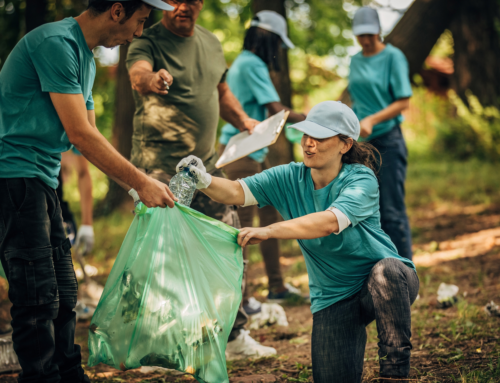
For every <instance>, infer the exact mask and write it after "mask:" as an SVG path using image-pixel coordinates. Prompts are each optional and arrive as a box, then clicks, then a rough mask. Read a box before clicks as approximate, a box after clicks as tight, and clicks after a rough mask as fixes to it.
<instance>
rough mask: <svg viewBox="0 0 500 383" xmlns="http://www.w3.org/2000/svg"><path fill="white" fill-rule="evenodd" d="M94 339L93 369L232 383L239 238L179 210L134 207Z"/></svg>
mask: <svg viewBox="0 0 500 383" xmlns="http://www.w3.org/2000/svg"><path fill="white" fill-rule="evenodd" d="M136 212H137V213H138V214H136V217H135V219H134V220H133V222H132V225H131V226H130V228H129V230H128V232H127V235H126V236H125V240H124V242H123V244H122V247H121V249H120V252H119V253H118V256H117V258H116V261H115V264H114V266H113V269H112V270H111V273H110V275H109V277H108V280H107V282H106V286H105V287H104V292H103V295H102V297H101V299H100V301H99V304H98V306H97V309H96V312H95V314H94V316H93V318H92V321H91V325H90V331H89V352H90V356H89V362H88V365H89V366H95V365H96V364H98V363H101V362H102V363H105V364H107V365H110V366H113V367H115V368H117V369H118V368H120V369H122V370H125V369H131V368H138V367H140V366H159V367H164V368H170V369H176V370H179V371H183V372H186V373H189V374H192V375H193V376H194V377H195V378H196V379H197V380H198V381H199V382H206V383H220V382H228V381H229V379H228V375H227V369H226V358H225V350H226V345H227V340H228V337H229V333H230V331H231V329H232V326H233V323H234V320H235V318H236V314H237V311H238V307H239V305H240V302H241V298H242V297H241V282H242V278H243V255H242V250H241V247H240V246H239V245H238V244H237V241H236V239H237V235H238V230H237V229H234V228H232V227H230V226H228V225H226V224H224V223H222V222H220V221H217V220H215V219H212V218H209V217H207V216H205V215H203V214H201V213H198V212H197V211H195V210H193V209H191V208H189V207H186V206H182V205H179V204H177V203H176V206H175V207H174V208H173V209H169V208H165V209H162V208H152V209H145V208H144V205H142V204H139V205H138V206H137V207H136Z"/></svg>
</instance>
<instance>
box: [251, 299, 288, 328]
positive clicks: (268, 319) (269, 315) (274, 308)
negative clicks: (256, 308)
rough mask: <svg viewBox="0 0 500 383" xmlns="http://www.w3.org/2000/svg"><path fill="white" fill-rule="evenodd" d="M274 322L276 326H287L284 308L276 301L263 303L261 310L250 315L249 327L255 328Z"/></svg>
mask: <svg viewBox="0 0 500 383" xmlns="http://www.w3.org/2000/svg"><path fill="white" fill-rule="evenodd" d="M273 324H276V325H278V326H285V327H286V326H288V320H287V318H286V313H285V309H284V308H283V307H281V306H280V305H279V304H277V303H263V304H262V306H261V312H260V313H258V314H255V315H252V323H251V324H250V329H252V330H257V329H259V328H261V327H264V326H270V325H273Z"/></svg>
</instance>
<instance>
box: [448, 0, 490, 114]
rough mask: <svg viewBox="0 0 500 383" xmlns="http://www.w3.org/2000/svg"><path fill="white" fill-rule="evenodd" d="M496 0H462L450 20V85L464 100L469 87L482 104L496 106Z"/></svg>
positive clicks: (465, 100)
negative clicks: (451, 83)
mask: <svg viewBox="0 0 500 383" xmlns="http://www.w3.org/2000/svg"><path fill="white" fill-rule="evenodd" d="M499 6H500V4H499V1H497V0H474V1H465V0H462V1H461V4H460V6H458V7H457V8H458V12H457V15H456V16H455V18H454V20H453V22H452V24H451V28H450V30H451V33H452V35H453V40H454V50H455V54H454V58H453V61H454V64H455V71H454V74H453V80H454V81H453V82H454V84H453V85H454V87H455V88H456V90H457V94H458V95H459V96H460V98H461V99H462V100H464V102H465V103H466V104H468V102H467V96H466V93H467V91H468V90H470V91H471V92H472V93H473V94H474V95H475V96H476V97H478V99H479V101H480V102H481V104H483V105H492V106H495V107H499V106H500V102H499V101H500V100H499V91H500V66H499V60H500V35H499V31H498V26H497V24H496V23H497V20H499V17H500V11H499Z"/></svg>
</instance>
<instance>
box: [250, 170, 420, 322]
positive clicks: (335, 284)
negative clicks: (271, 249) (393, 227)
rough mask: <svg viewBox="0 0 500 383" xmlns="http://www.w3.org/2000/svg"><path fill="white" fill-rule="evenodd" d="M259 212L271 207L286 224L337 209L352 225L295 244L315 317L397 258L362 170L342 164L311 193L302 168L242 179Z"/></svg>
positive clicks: (371, 179)
mask: <svg viewBox="0 0 500 383" xmlns="http://www.w3.org/2000/svg"><path fill="white" fill-rule="evenodd" d="M243 180H244V181H245V183H246V184H247V185H248V187H249V189H250V191H251V192H252V194H253V195H254V197H255V198H256V199H257V201H258V203H259V207H264V206H267V205H272V206H274V207H275V208H276V209H277V210H278V211H279V212H280V214H281V215H282V217H283V219H285V220H289V219H294V218H299V217H303V216H305V215H307V214H312V213H317V212H322V211H325V210H326V209H328V208H329V207H332V206H334V207H336V208H337V209H339V210H340V211H341V212H342V213H344V214H345V215H346V216H347V217H348V218H349V220H350V221H351V223H352V225H351V226H349V227H347V228H346V229H344V230H343V231H342V232H341V233H340V234H339V235H335V234H331V235H329V236H327V237H322V238H316V239H307V240H298V242H299V245H300V248H301V249H302V253H303V254H304V258H305V262H306V266H307V271H308V274H309V288H310V295H311V311H312V312H313V313H315V312H318V311H320V310H322V309H324V308H326V307H328V306H331V305H332V304H334V303H336V302H339V301H341V300H343V299H346V298H348V297H350V296H352V295H354V294H356V293H357V292H358V291H359V290H361V287H362V286H363V283H364V282H365V280H366V278H367V277H368V275H369V274H370V271H371V270H372V268H373V266H374V265H375V264H376V263H377V262H378V261H380V260H382V259H384V258H397V259H399V260H401V261H402V262H404V263H405V264H406V265H407V266H408V267H411V268H413V269H415V266H414V265H413V262H411V261H410V260H408V259H406V258H402V257H400V256H399V255H398V253H397V250H396V247H395V246H394V244H393V243H392V242H391V240H390V238H389V236H388V235H387V234H386V233H384V231H383V230H382V229H381V227H380V212H379V189H378V182H377V178H376V177H375V174H374V173H373V172H372V171H371V170H370V169H368V168H367V167H365V166H363V165H358V164H354V165H347V164H344V165H343V166H342V169H341V171H340V173H339V175H338V176H337V177H336V178H335V179H334V180H333V181H332V182H330V184H329V185H328V186H326V187H324V188H322V189H319V190H314V184H313V180H312V178H311V170H310V169H309V168H308V167H306V166H305V165H304V164H303V163H295V162H292V163H290V164H288V165H281V166H277V167H274V168H271V169H268V170H265V171H263V172H262V173H259V174H256V175H255V176H251V177H247V178H244V179H243Z"/></svg>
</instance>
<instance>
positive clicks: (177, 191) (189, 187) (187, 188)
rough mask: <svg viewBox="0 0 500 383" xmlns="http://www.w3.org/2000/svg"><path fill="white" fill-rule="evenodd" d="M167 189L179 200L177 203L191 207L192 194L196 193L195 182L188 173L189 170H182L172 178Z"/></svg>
mask: <svg viewBox="0 0 500 383" xmlns="http://www.w3.org/2000/svg"><path fill="white" fill-rule="evenodd" d="M169 188H170V190H171V191H172V193H173V194H174V196H176V197H177V198H179V203H181V204H183V205H184V206H189V205H191V201H192V200H193V195H194V192H195V191H196V182H195V180H194V178H193V176H192V175H191V173H189V168H184V169H183V170H182V171H180V172H179V173H177V174H176V175H175V176H173V177H172V180H171V181H170V185H169Z"/></svg>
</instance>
